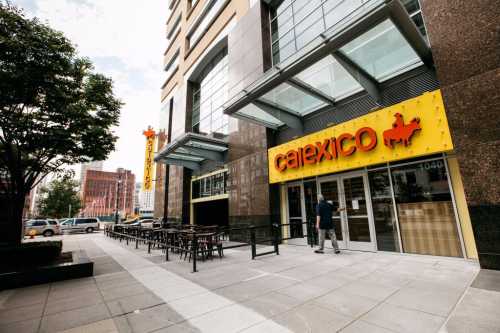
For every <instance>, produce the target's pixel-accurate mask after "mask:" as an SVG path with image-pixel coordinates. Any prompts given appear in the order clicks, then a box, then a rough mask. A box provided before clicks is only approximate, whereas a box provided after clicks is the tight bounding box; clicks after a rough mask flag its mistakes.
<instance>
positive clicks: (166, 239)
mask: <svg viewBox="0 0 500 333" xmlns="http://www.w3.org/2000/svg"><path fill="white" fill-rule="evenodd" d="M165 260H166V261H168V232H167V233H166V235H165Z"/></svg>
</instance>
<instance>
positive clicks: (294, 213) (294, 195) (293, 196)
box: [288, 185, 302, 218]
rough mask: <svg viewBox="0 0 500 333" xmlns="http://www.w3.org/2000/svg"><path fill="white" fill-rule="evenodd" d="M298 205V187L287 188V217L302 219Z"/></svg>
mask: <svg viewBox="0 0 500 333" xmlns="http://www.w3.org/2000/svg"><path fill="white" fill-rule="evenodd" d="M300 205H301V204H300V186H299V185H297V186H290V187H288V216H290V217H292V218H293V217H302V212H301V209H300Z"/></svg>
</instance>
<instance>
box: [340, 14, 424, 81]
mask: <svg viewBox="0 0 500 333" xmlns="http://www.w3.org/2000/svg"><path fill="white" fill-rule="evenodd" d="M340 52H342V53H343V54H344V55H345V56H347V57H348V58H350V59H351V60H352V61H354V62H355V63H356V64H357V65H358V66H360V67H361V68H362V69H363V70H364V71H366V72H367V73H368V74H370V75H371V76H372V77H373V78H375V79H376V80H377V81H384V80H387V79H388V78H391V77H393V76H395V74H396V75H397V73H399V72H401V71H405V70H407V69H411V68H414V67H416V66H419V65H422V61H421V60H420V58H419V57H418V55H417V53H416V52H415V51H414V50H413V49H412V47H411V46H410V44H408V42H407V41H406V40H405V38H404V37H403V35H402V34H401V33H400V32H399V31H398V29H397V28H396V26H395V25H394V23H392V21H391V20H389V19H387V20H386V21H384V22H382V23H380V24H379V25H377V26H375V27H374V28H372V29H370V30H369V31H367V32H366V33H364V34H363V35H361V36H359V37H358V38H356V39H354V40H353V41H351V42H349V43H347V44H346V45H345V46H343V47H341V48H340Z"/></svg>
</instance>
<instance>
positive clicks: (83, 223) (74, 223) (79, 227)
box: [61, 217, 100, 233]
mask: <svg viewBox="0 0 500 333" xmlns="http://www.w3.org/2000/svg"><path fill="white" fill-rule="evenodd" d="M99 222H100V221H99V219H98V218H97V217H77V218H71V219H67V220H66V221H64V222H62V223H61V229H62V230H63V231H85V232H86V233H90V232H94V230H99Z"/></svg>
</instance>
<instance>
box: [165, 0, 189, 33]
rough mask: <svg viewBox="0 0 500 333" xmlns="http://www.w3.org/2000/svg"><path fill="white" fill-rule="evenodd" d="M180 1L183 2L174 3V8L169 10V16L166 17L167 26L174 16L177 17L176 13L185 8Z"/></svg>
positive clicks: (171, 22)
mask: <svg viewBox="0 0 500 333" xmlns="http://www.w3.org/2000/svg"><path fill="white" fill-rule="evenodd" d="M181 2H184V1H179V2H178V3H177V5H175V7H174V10H173V11H172V12H170V16H169V17H168V18H167V23H166V24H167V27H168V26H169V25H171V24H173V20H174V17H177V15H179V13H180V12H181V11H182V9H183V8H186V6H184V4H182V5H179V4H180V3H181Z"/></svg>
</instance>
